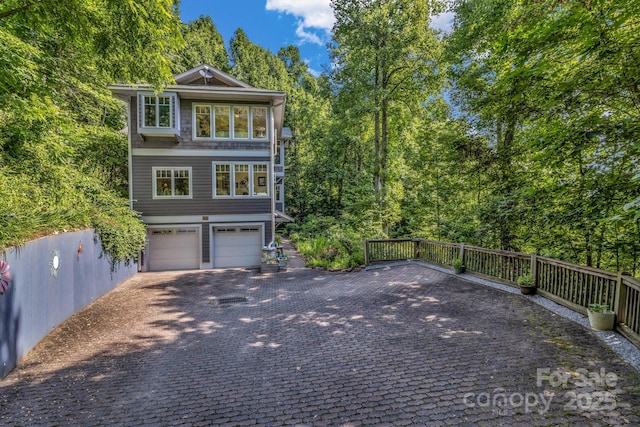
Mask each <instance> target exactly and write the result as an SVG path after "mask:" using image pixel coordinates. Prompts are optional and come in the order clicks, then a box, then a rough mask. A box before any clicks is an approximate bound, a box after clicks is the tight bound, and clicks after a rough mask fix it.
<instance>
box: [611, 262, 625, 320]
mask: <svg viewBox="0 0 640 427" xmlns="http://www.w3.org/2000/svg"><path fill="white" fill-rule="evenodd" d="M626 303H627V285H625V284H624V282H623V280H622V273H621V272H619V273H618V278H617V279H616V292H615V295H614V296H613V310H614V311H615V312H616V325H619V324H620V323H624V322H625V320H626V319H625V317H627V313H626V311H627V310H626V309H627V307H626Z"/></svg>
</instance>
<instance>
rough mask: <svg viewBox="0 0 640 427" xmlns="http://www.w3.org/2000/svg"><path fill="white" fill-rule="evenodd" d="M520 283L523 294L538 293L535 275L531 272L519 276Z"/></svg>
mask: <svg viewBox="0 0 640 427" xmlns="http://www.w3.org/2000/svg"><path fill="white" fill-rule="evenodd" d="M518 285H520V292H521V293H522V295H533V294H535V293H536V286H535V285H534V284H533V276H532V275H531V274H523V275H522V276H518Z"/></svg>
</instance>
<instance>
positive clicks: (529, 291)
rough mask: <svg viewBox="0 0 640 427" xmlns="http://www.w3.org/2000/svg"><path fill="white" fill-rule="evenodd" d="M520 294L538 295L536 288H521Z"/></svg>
mask: <svg viewBox="0 0 640 427" xmlns="http://www.w3.org/2000/svg"><path fill="white" fill-rule="evenodd" d="M520 293H521V294H522V295H533V294H535V293H536V287H535V286H520Z"/></svg>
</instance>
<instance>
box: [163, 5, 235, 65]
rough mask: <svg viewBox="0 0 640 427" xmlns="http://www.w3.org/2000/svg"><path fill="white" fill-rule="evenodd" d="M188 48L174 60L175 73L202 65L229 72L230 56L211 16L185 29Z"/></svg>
mask: <svg viewBox="0 0 640 427" xmlns="http://www.w3.org/2000/svg"><path fill="white" fill-rule="evenodd" d="M183 35H184V40H185V43H186V46H185V47H184V48H183V49H181V50H180V51H179V52H178V53H177V55H176V59H175V60H174V73H175V74H178V73H182V72H184V71H187V70H190V69H192V68H195V67H198V66H200V65H202V64H209V65H211V66H213V67H216V68H217V69H219V70H221V71H224V72H229V68H230V67H229V55H228V54H227V51H226V49H225V47H224V40H223V39H222V36H221V35H220V33H219V32H218V29H217V28H216V26H215V24H214V23H213V21H212V20H211V17H210V16H200V17H199V18H198V19H196V20H194V21H190V22H189V23H187V24H186V25H184V27H183Z"/></svg>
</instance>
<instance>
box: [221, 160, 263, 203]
mask: <svg viewBox="0 0 640 427" xmlns="http://www.w3.org/2000/svg"><path fill="white" fill-rule="evenodd" d="M268 169H269V167H268V164H267V163H240V162H239V163H214V164H213V196H214V197H268V196H269V180H268V173H267V171H268Z"/></svg>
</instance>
